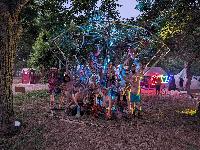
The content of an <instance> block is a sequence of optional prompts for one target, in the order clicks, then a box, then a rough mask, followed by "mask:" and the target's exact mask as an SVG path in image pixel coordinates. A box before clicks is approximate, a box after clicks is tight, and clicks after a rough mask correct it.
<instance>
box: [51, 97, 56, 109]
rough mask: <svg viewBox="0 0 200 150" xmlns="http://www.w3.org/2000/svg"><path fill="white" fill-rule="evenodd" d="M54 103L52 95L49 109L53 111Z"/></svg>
mask: <svg viewBox="0 0 200 150" xmlns="http://www.w3.org/2000/svg"><path fill="white" fill-rule="evenodd" d="M54 102H55V97H54V95H53V94H51V95H50V109H53V107H54Z"/></svg>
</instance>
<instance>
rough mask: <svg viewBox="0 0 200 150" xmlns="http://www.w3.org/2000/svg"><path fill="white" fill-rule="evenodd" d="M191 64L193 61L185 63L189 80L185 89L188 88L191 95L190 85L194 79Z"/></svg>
mask: <svg viewBox="0 0 200 150" xmlns="http://www.w3.org/2000/svg"><path fill="white" fill-rule="evenodd" d="M191 65H192V61H189V62H187V63H185V69H186V78H187V81H186V84H185V89H186V91H187V93H188V95H191V90H190V85H191V81H192V73H191Z"/></svg>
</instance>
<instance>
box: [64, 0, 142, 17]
mask: <svg viewBox="0 0 200 150" xmlns="http://www.w3.org/2000/svg"><path fill="white" fill-rule="evenodd" d="M100 2H101V0H99V2H98V3H97V6H100ZM118 3H119V4H120V5H123V6H122V7H119V8H118V10H119V12H120V16H121V17H122V18H131V17H134V18H135V17H137V16H138V15H139V14H140V12H139V11H138V10H136V9H135V6H136V4H137V2H136V0H118ZM69 6H70V3H68V4H66V7H69Z"/></svg>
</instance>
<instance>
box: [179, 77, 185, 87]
mask: <svg viewBox="0 0 200 150" xmlns="http://www.w3.org/2000/svg"><path fill="white" fill-rule="evenodd" d="M183 83H184V80H183V78H181V77H180V80H179V86H180V90H183Z"/></svg>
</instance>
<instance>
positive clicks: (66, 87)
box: [59, 74, 74, 109]
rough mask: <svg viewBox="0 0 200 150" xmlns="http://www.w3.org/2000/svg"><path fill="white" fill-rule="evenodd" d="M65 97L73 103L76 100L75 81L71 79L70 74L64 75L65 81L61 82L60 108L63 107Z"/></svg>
mask: <svg viewBox="0 0 200 150" xmlns="http://www.w3.org/2000/svg"><path fill="white" fill-rule="evenodd" d="M65 98H66V99H67V100H68V103H72V102H73V101H74V100H73V99H74V96H73V81H72V80H71V78H70V76H69V75H68V74H65V75H64V79H63V83H62V84H61V97H60V104H59V109H61V108H62V105H63V103H64V99H65Z"/></svg>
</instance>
